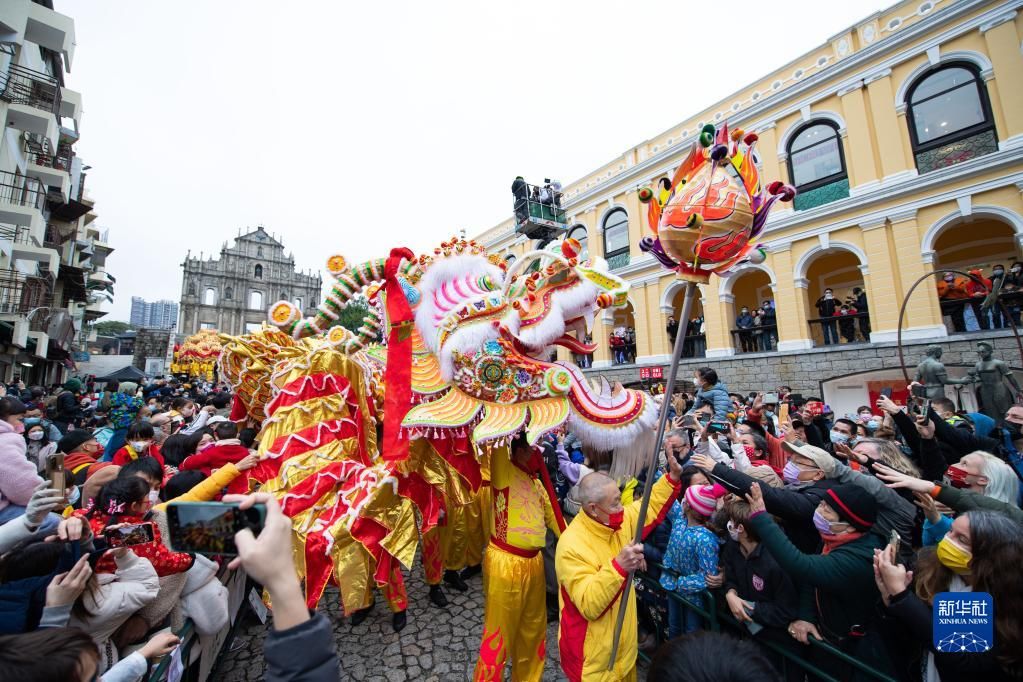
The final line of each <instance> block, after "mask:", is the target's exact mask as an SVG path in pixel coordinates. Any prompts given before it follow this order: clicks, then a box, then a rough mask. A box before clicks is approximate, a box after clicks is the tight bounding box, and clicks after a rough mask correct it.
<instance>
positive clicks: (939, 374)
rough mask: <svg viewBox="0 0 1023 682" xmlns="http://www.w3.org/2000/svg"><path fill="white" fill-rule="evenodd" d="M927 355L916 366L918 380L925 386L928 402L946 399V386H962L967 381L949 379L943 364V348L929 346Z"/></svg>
mask: <svg viewBox="0 0 1023 682" xmlns="http://www.w3.org/2000/svg"><path fill="white" fill-rule="evenodd" d="M925 352H926V353H927V355H926V356H925V357H924V359H923V361H922V362H921V363H920V364H919V365H917V366H916V380H917V381H918V382H920V383H921V384H923V385H924V390H925V391H926V392H927V399H928V400H937V399H938V398H944V397H945V385H946V384H962V383H967V382H966V381H963V380H959V379H949V378H948V373H947V372H946V371H945V365H943V364H942V363H941V353H942V350H941V346H927V350H926V351H925Z"/></svg>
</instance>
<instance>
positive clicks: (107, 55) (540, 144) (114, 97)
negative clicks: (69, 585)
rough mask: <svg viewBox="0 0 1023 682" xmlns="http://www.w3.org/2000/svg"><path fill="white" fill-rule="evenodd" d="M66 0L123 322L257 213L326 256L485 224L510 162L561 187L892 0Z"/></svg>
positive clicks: (411, 242) (309, 256) (86, 143)
mask: <svg viewBox="0 0 1023 682" xmlns="http://www.w3.org/2000/svg"><path fill="white" fill-rule="evenodd" d="M54 4H55V6H56V9H57V10H58V11H60V12H62V13H65V14H68V15H70V16H71V17H73V18H74V20H75V25H76V35H77V48H76V53H75V62H74V65H73V71H72V73H71V74H69V76H68V79H67V80H68V83H67V84H68V86H69V87H71V88H72V89H74V90H78V91H80V92H81V93H82V97H83V111H84V113H83V118H82V124H81V131H82V138H81V141H80V142H79V143H78V144H77V145H76V149H77V151H78V154H79V155H81V156H82V157H83V159H84V160H85V163H87V164H89V165H91V166H92V167H93V168H92V170H91V171H90V172H89V177H88V181H87V182H88V187H89V191H90V192H91V194H92V196H93V198H94V199H95V200H96V202H97V203H96V209H97V212H98V213H99V216H100V218H99V221H98V224H99V225H100V226H102V227H106V228H109V229H110V241H111V245H112V246H113V247H114V248H115V249H116V250H115V251H114V253H113V255H112V256H111V257H110V258H109V259H108V261H107V266H108V270H109V272H110V273H111V274H112V275H114V276H115V277H116V278H117V286H116V299H115V302H114V303H113V305H112V306H110V311H111V312H110V314H109V315H108V316H107V317H106V318H105V319H108V320H111V319H114V320H116V319H124V320H126V319H127V318H128V310H129V308H130V302H131V297H132V296H143V297H145V298H147V299H160V298H170V299H173V300H178V298H179V294H180V291H181V269H180V264H181V262H182V259H183V258H184V257H185V254H186V253H187V252H188V250H189V249H191V251H192V253H193V254H198V253H199V252H200V251H203V252H205V253H207V254H209V253H211V252H212V253H219V251H220V248H221V246H222V245H223V243H224V241H225V240H229V239H231V238H232V237H234V236H235V235H236V234H237V233H238V229H239V228H241V229H243V230H244V229H246V228H250V227H255V226H256V225H257V224H259V223H262V224H263V225H265V226H266V229H267V230H268V231H272V232H275V233H277V234H279V235H283V241H284V244H285V246H286V247H287V248H289V249H290V250H292V251H293V252H294V254H295V260H296V263H297V265H298V267H299V268H305V269H312V270H320V269H322V266H323V262H324V260H325V259H326V256H327V255H329V254H330V253H333V252H341V253H343V254H344V255H345V256H347V257H348V258H350V259H351V260H363V259H367V258H371V257H377V256H384V255H386V254H387V251H388V250H389V249H390V248H391V247H392V246H409V247H410V248H412V249H414V250H422V249H427V248H432V247H433V246H435V245H436V244H437V243H439V242H440V241H442V240H444V239H447V238H448V237H450V236H451V235H452V234H454V233H455V232H456V231H457V229H458V228H463V227H464V228H465V229H466V230H467V231H468V232H469V234H470V235H471V234H474V233H477V232H480V231H482V230H484V229H486V228H489V227H492V226H493V225H495V224H496V223H498V222H500V221H501V220H503V219H504V218H505V217H507V216H508V215H510V213H511V195H510V191H509V187H510V184H511V180H512V178H513V177H514V176H515V175H517V174H522V175H524V176H526V178H527V179H532V180H540V179H542V178H543V177H544V176H547V177H553V178H557V179H560V180H561V181H562V182H564V183H565V184H567V183H568V182H570V181H572V180H575V179H576V178H578V177H580V176H582V175H584V174H585V173H587V172H589V171H591V170H594V169H595V168H596V167H597V166H599V165H601V164H603V163H605V162H607V161H609V160H610V159H612V158H613V157H615V156H617V155H619V154H621V153H622V152H623V151H625V150H626V149H628V148H630V147H632V146H634V145H636V144H638V143H640V142H642V141H643V140H645V139H647V138H649V137H652V136H653V135H656V134H658V133H660V132H662V131H664V130H665V129H667V128H668V127H670V126H672V125H674V124H676V123H679V122H681V121H682V120H683V119H685V118H686V117H687V116H689V115H691V114H692V113H694V112H697V111H699V110H701V109H702V108H704V107H706V106H709V105H710V104H712V103H713V102H715V101H717V100H719V99H721V98H723V97H725V96H726V95H728V94H730V93H731V92H734V91H735V90H737V89H739V88H740V87H742V86H744V85H746V84H748V83H749V82H750V81H752V80H754V79H756V78H759V77H761V76H763V75H764V74H766V73H768V72H769V71H771V70H773V69H774V68H777V67H780V66H782V65H784V64H785V63H787V62H789V61H790V60H792V59H794V58H796V57H798V56H799V55H801V54H803V53H804V52H807V51H809V50H811V49H812V48H814V47H816V46H818V45H820V44H822V43H824V42H825V41H826V40H827V39H828V38H829V37H831V36H833V35H834V34H835V33H837V32H839V31H840V30H842V29H843V28H845V27H846V26H849V25H851V24H853V23H855V22H857V21H859V20H860V19H862V18H864V17H866V16H867V15H869V14H870V13H872V12H874V11H875V10H878V9H881V8H882V7H885V6H887V5H889V4H891V3H888V2H877V1H875V0H867V1H866V2H855V3H853V2H835V3H831V2H827V3H822V2H820V1H819V0H781V2H774V3H767V2H747V1H745V0H743V1H737V0H733V1H731V2H729V3H727V8H726V7H725V5H714V4H713V3H712V4H699V3H697V4H693V3H683V2H679V1H678V0H675V1H674V2H667V1H664V2H660V1H659V2H629V3H625V2H604V1H599V0H573V1H571V2H569V1H565V2H556V1H552V0H547V1H546V2H534V1H531V0H530V1H520V2H500V3H498V2H480V1H478V0H477V1H474V2H470V1H465V2H444V1H441V0H432V1H429V2H423V1H422V0H419V1H405V0H391V1H390V2H303V1H297V2H280V1H278V0H275V1H273V2H269V1H264V0H249V1H247V2H228V1H224V0H216V1H213V2H210V1H208V0H204V1H198V0H177V1H173V2H172V1H170V0H163V1H161V2H156V1H153V2H148V1H147V2H139V1H137V0H55V3H54ZM701 9H702V10H703V11H702V12H701V11H699V10H701ZM749 32H753V34H754V38H755V39H756V42H754V47H755V50H754V53H753V55H752V57H753V59H752V60H750V59H749V58H748V56H747V55H744V54H742V51H741V50H737V49H735V48H736V47H737V46H739V45H742V44H744V42H745V41H746V36H747V33H749ZM714 69H717V70H714Z"/></svg>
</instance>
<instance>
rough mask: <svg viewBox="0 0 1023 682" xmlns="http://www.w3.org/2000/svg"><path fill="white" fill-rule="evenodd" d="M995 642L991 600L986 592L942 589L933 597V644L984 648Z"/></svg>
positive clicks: (954, 649) (946, 648)
mask: <svg viewBox="0 0 1023 682" xmlns="http://www.w3.org/2000/svg"><path fill="white" fill-rule="evenodd" d="M994 645H995V602H994V599H992V598H991V595H990V594H988V593H987V592H942V593H940V594H938V595H937V596H936V597H935V598H934V648H935V649H936V650H938V651H941V652H943V653H960V654H961V653H974V654H979V653H983V652H985V651H988V650H989V649H990V648H991V647H993V646H994Z"/></svg>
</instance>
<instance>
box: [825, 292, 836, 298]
mask: <svg viewBox="0 0 1023 682" xmlns="http://www.w3.org/2000/svg"><path fill="white" fill-rule="evenodd" d="M834 297H835V295H834V294H832V293H827V294H824V298H827V299H831V298H834Z"/></svg>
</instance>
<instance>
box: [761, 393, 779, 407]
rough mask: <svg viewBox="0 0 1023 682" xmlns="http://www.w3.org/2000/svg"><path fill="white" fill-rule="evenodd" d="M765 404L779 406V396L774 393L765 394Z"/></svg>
mask: <svg viewBox="0 0 1023 682" xmlns="http://www.w3.org/2000/svg"><path fill="white" fill-rule="evenodd" d="M763 404H764V405H777V404H778V394H777V393H773V392H772V393H765V394H764V400H763Z"/></svg>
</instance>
